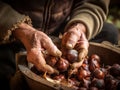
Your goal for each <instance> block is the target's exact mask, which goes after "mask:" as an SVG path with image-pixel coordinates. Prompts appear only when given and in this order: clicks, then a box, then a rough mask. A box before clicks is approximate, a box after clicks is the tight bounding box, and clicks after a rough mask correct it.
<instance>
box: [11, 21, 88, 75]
mask: <svg viewBox="0 0 120 90" xmlns="http://www.w3.org/2000/svg"><path fill="white" fill-rule="evenodd" d="M81 29H83V31H82V30H81ZM81 29H80V27H79V29H76V28H69V30H68V31H67V32H66V33H65V34H64V35H63V39H62V45H63V46H65V47H66V48H69V49H70V48H74V47H75V45H76V44H77V43H79V45H77V49H78V51H79V59H80V62H77V63H73V66H74V67H76V64H77V66H81V64H82V62H83V60H82V58H84V57H85V56H86V55H87V49H88V42H87V39H86V37H85V34H84V32H85V30H84V27H83V26H82V25H81ZM13 35H14V36H15V37H16V38H17V39H19V40H20V41H21V42H22V43H23V44H24V46H25V48H26V50H27V60H28V62H31V63H33V64H34V65H35V67H36V68H37V69H38V70H42V71H44V72H47V73H49V74H52V73H57V71H56V70H55V69H53V68H52V67H51V66H50V65H48V64H46V61H45V59H44V55H43V51H45V50H46V51H47V52H48V53H49V54H51V55H53V56H57V57H60V56H61V55H62V53H61V51H60V50H59V49H58V48H57V47H56V46H55V45H54V44H53V42H52V40H51V39H50V38H49V37H48V36H47V35H46V34H45V33H43V32H41V31H38V30H36V29H34V28H33V27H31V26H29V25H27V24H25V23H22V24H20V25H19V28H18V29H17V30H15V31H13ZM78 41H79V42H78ZM86 43H87V44H86ZM81 49H82V52H81ZM79 63H81V64H79Z"/></svg>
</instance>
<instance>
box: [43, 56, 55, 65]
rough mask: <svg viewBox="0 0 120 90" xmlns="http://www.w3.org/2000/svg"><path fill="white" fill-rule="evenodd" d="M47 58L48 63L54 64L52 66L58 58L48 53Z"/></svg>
mask: <svg viewBox="0 0 120 90" xmlns="http://www.w3.org/2000/svg"><path fill="white" fill-rule="evenodd" d="M45 60H46V63H47V64H48V65H50V66H52V67H53V66H54V65H55V64H56V62H57V58H56V57H54V56H51V55H48V56H47V57H46V58H45Z"/></svg>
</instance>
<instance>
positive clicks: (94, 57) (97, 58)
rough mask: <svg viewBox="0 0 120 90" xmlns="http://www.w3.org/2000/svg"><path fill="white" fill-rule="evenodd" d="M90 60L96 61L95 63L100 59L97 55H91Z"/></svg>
mask: <svg viewBox="0 0 120 90" xmlns="http://www.w3.org/2000/svg"><path fill="white" fill-rule="evenodd" d="M90 59H91V60H97V62H100V57H99V56H98V55H97V54H92V55H91V57H90Z"/></svg>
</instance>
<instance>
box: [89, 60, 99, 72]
mask: <svg viewBox="0 0 120 90" xmlns="http://www.w3.org/2000/svg"><path fill="white" fill-rule="evenodd" d="M96 68H100V64H99V62H98V61H97V60H96V59H92V60H90V61H89V69H90V71H91V72H94V70H95V69H96Z"/></svg>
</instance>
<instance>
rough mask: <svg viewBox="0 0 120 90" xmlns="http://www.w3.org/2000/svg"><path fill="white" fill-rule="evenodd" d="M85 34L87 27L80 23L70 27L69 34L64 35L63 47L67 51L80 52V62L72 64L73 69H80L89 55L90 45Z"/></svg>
mask: <svg viewBox="0 0 120 90" xmlns="http://www.w3.org/2000/svg"><path fill="white" fill-rule="evenodd" d="M85 33H86V29H85V26H84V25H83V24H81V23H78V24H76V25H72V26H70V27H69V28H68V29H67V32H65V33H64V35H63V38H62V45H63V47H66V48H67V49H73V48H75V49H76V50H77V51H78V52H79V56H78V57H79V61H78V62H75V63H73V64H72V67H73V68H78V67H80V66H81V65H82V63H83V61H84V59H85V57H86V56H87V54H88V47H89V43H88V40H87V38H86V35H85Z"/></svg>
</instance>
